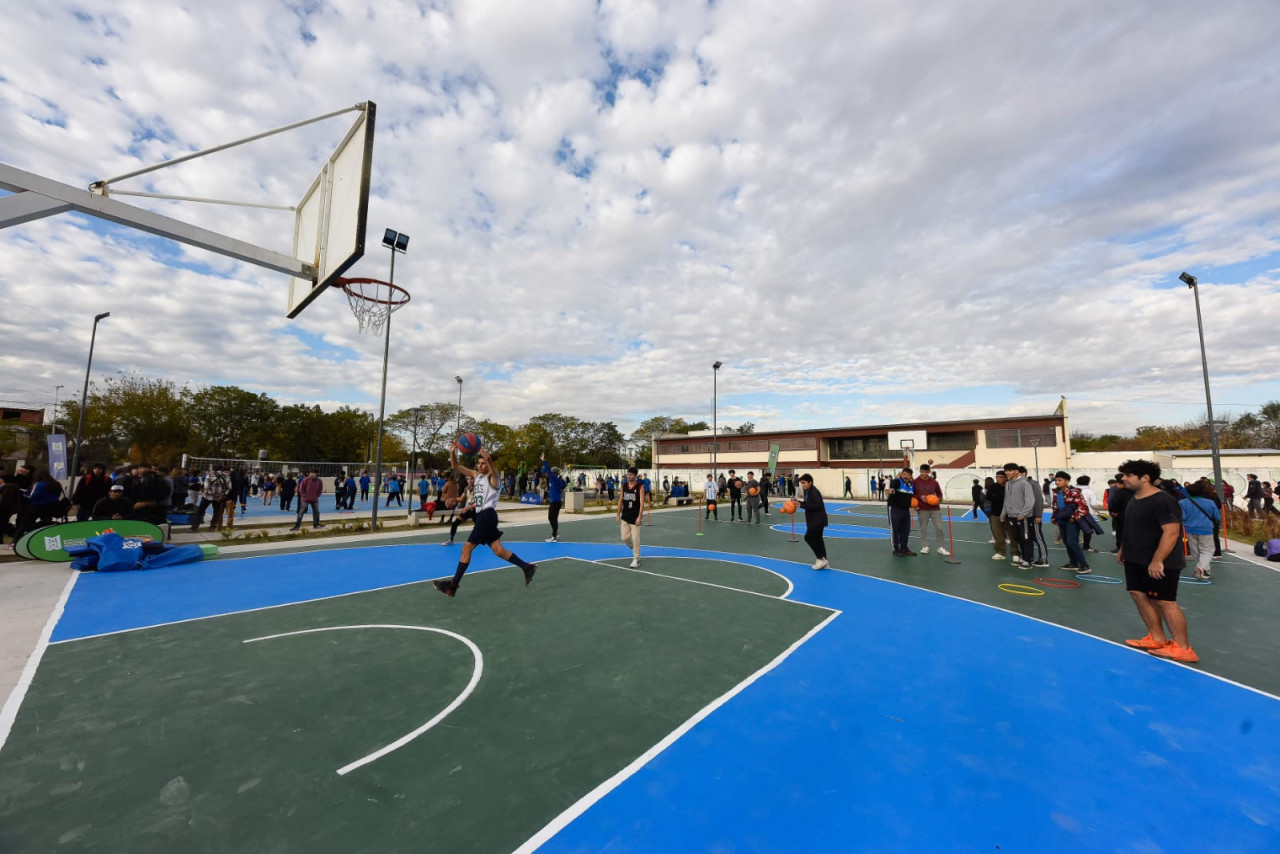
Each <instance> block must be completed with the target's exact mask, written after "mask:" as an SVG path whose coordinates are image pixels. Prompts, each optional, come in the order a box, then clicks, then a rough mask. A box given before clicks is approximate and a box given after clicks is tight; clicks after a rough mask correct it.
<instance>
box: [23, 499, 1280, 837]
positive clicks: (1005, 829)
mask: <svg viewBox="0 0 1280 854" xmlns="http://www.w3.org/2000/svg"><path fill="white" fill-rule="evenodd" d="M741 527H743V528H745V527H747V526H741ZM796 527H797V536H799V535H800V534H801V533H802V530H803V526H802V525H800V524H797V526H796ZM832 527H833V528H837V527H847V528H850V529H853V530H855V531H856V530H857V529H858V528H859V526H856V525H851V526H832ZM774 529H775V530H782V531H787V532H789V526H774ZM762 533H763V532H762ZM828 536H831V537H835V536H840V534H839V533H838V532H837V531H833V530H832V529H831V528H829V529H828ZM850 536H855V537H857V536H861V534H858V533H853V534H851V535H850ZM882 536H883V534H882ZM765 539H768V540H774V539H775V535H767V536H766V537H765ZM508 545H509V547H511V548H512V549H513V550H515V551H518V552H519V553H520V554H521V555H522V556H523V557H524V558H525V559H527V560H530V561H539V562H543V567H542V568H541V569H540V571H539V575H538V579H537V581H536V582H535V584H534V585H533V586H532V587H531V588H530V589H529V590H528V591H521V594H520V595H521V596H524V597H526V598H522V599H520V600H518V605H517V606H516V607H519V608H522V609H524V608H527V609H537V608H538V607H539V604H538V602H539V600H538V595H539V593H544V592H545V591H546V590H549V589H552V587H551V583H552V582H554V580H555V579H556V573H557V572H561V571H564V570H560V569H558V568H557V567H560V566H562V565H563V564H562V563H560V562H558V561H556V560H555V559H556V558H573V559H575V560H578V561H594V562H596V563H597V564H599V563H600V562H604V561H609V562H611V565H610V566H603V565H600V566H597V570H599V571H602V572H603V571H606V570H607V571H621V570H622V568H623V567H624V566H625V562H626V560H627V559H629V557H630V553H629V551H627V550H626V549H625V548H624V547H623V546H622V545H621V544H616V543H614V542H611V541H610V542H577V543H559V544H544V543H541V542H532V543H517V542H509V543H508ZM790 548H792V549H796V548H800V549H802V548H803V546H792V547H790ZM876 548H878V549H881V550H883V549H884V546H883V545H880V546H877V547H876ZM786 554H789V555H795V556H796V559H795V560H784V559H779V558H774V557H763V556H759V555H755V554H742V553H738V552H736V551H715V550H699V549H691V548H680V547H671V546H648V545H646V546H645V549H644V561H643V562H642V565H641V567H640V570H639V572H641V573H644V572H648V571H649V570H648V569H647V567H649V566H652V565H661V566H662V567H663V569H661V570H653V574H656V575H657V576H658V578H659V580H661V579H668V580H669V581H670V583H671V585H672V589H673V590H676V591H678V590H680V589H689V588H688V587H687V586H686V587H681V585H688V584H695V585H697V584H708V583H710V584H712V586H717V585H715V584H714V582H708V581H707V580H705V578H706V577H705V576H703V577H702V578H703V580H691V578H692V577H690V578H678V577H675V575H674V574H672V575H663V574H662V573H670V572H673V571H672V570H670V569H669V567H670V566H673V565H675V564H677V563H679V561H676V560H674V559H680V560H681V561H686V562H688V564H689V565H690V567H693V566H694V565H696V564H698V563H700V562H726V563H731V564H733V565H737V566H741V567H745V569H744V570H743V571H746V572H751V571H755V570H758V571H760V572H761V573H763V574H767V575H769V576H781V578H782V579H785V581H786V585H785V588H786V592H784V593H781V594H780V595H778V596H774V597H773V598H779V599H784V600H786V601H787V602H794V603H797V605H796V607H803V606H802V605H801V604H800V603H805V606H816V607H818V608H820V609H825V610H826V611H829V616H825V617H823V618H822V622H821V623H820V624H819V625H817V626H816V627H815V628H814V629H813V630H812V631H811V632H810V633H809V634H807V635H806V636H804V637H803V638H802V639H801V640H799V641H797V642H796V643H795V644H794V645H793V646H792V647H791V648H790V649H788V650H785V651H784V652H783V653H782V654H780V655H778V656H777V657H776V658H775V659H774V660H773V661H771V662H770V663H769V664H768V665H767V666H765V667H763V668H761V669H760V670H758V671H756V672H755V673H754V674H753V675H752V676H751V677H750V678H748V679H746V680H744V681H742V682H741V683H739V684H738V685H737V686H736V687H734V688H733V689H732V690H731V691H729V692H727V693H726V694H724V695H722V696H721V697H720V698H719V699H718V700H716V701H715V702H713V703H711V704H710V705H708V706H707V707H706V708H704V709H703V710H702V711H701V712H699V713H698V714H696V715H694V716H693V717H691V718H689V719H688V720H686V721H685V722H684V723H683V724H682V725H681V726H679V727H676V728H675V729H674V730H672V731H671V732H670V733H669V734H668V736H667V737H666V738H663V739H661V740H660V741H658V742H657V743H655V744H653V745H652V746H651V747H650V748H649V749H648V750H646V751H644V752H643V753H641V754H640V755H638V756H636V758H635V759H634V761H632V762H631V763H629V764H626V765H624V766H620V767H618V768H617V769H616V772H614V773H613V774H612V776H608V777H606V778H602V779H600V780H599V781H598V783H597V784H596V785H595V786H594V788H592V789H591V790H590V791H588V792H586V793H585V794H583V793H581V792H574V793H566V799H565V800H564V802H563V804H562V807H561V808H559V809H558V810H557V811H554V812H552V813H549V814H547V815H545V816H544V820H540V822H539V824H540V827H541V829H539V830H537V832H535V833H532V834H529V835H528V836H527V839H526V841H525V842H524V843H523V844H522V845H521V846H520V847H518V848H516V849H514V850H518V851H522V852H524V851H529V852H532V851H545V852H566V853H567V852H606V851H607V852H610V854H619V852H695V851H696V852H845V851H913V852H915V851H975V852H977V851H982V852H994V851H1005V852H1008V851H1034V852H1092V851H1098V852H1103V851H1106V852H1115V851H1119V852H1135V854H1136V852H1158V851H1168V852H1174V851H1196V852H1211V851H1221V852H1254V851H1256V852H1276V851H1280V699H1277V698H1276V697H1274V696H1271V695H1269V694H1266V693H1264V692H1261V691H1258V690H1254V689H1250V688H1247V687H1243V686H1241V685H1238V684H1234V683H1232V682H1229V681H1227V680H1224V679H1222V678H1217V677H1214V676H1212V675H1209V674H1207V673H1205V672H1202V671H1199V670H1196V669H1192V668H1189V667H1185V666H1181V665H1178V664H1173V663H1170V662H1166V661H1163V660H1159V659H1156V658H1153V657H1152V656H1149V655H1146V654H1144V653H1141V652H1137V651H1135V650H1132V649H1129V648H1127V647H1125V646H1123V645H1119V644H1117V643H1114V642H1111V641H1108V640H1102V639H1099V638H1097V637H1093V636H1089V635H1086V634H1083V633H1081V632H1078V631H1075V630H1071V629H1067V628H1063V627H1061V626H1058V625H1053V624H1050V623H1048V622H1042V621H1040V620H1038V619H1034V618H1031V617H1028V616H1024V615H1022V614H1019V613H1014V612H1012V611H1005V610H1002V609H1000V608H997V607H992V606H989V605H984V604H980V603H977V602H972V601H968V600H965V599H960V598H955V597H952V596H949V595H944V594H940V593H936V592H932V591H930V590H925V589H919V588H917V587H912V586H908V585H906V584H901V583H896V582H894V581H890V580H884V579H880V578H874V577H868V576H864V575H859V574H856V573H854V572H847V571H826V572H815V571H813V570H811V569H809V568H808V566H807V564H806V563H802V562H800V560H802V559H807V554H808V553H807V551H806V552H804V554H801V553H800V552H798V551H789V552H786ZM456 556H457V549H456V548H452V549H449V548H441V547H440V546H439V545H438V544H434V543H433V544H414V545H401V546H377V547H366V548H348V549H343V550H333V551H323V552H307V553H293V554H273V555H267V556H261V557H248V558H239V559H230V558H228V559H220V560H216V561H211V562H208V563H205V564H197V565H194V566H187V567H176V568H171V569H167V570H163V571H159V572H137V573H119V574H116V573H113V574H97V575H84V576H81V577H80V578H79V580H78V583H77V584H76V585H75V587H74V589H73V591H72V593H71V596H70V598H69V600H68V602H67V606H66V610H65V613H64V614H63V616H62V618H61V620H60V621H59V622H58V624H57V626H56V628H55V630H54V635H53V641H54V643H55V647H54V648H57V645H61V644H74V643H76V642H78V639H83V638H89V637H94V636H101V635H104V634H107V633H112V632H127V631H130V630H133V629H138V628H141V627H146V626H156V625H159V624H169V623H174V622H176V621H183V620H197V619H202V618H213V617H217V616H218V615H226V614H236V613H241V612H246V611H251V610H253V609H269V608H280V609H281V612H284V611H287V610H288V608H289V606H291V605H292V604H293V603H298V602H303V601H311V600H318V599H322V598H325V597H339V596H344V595H348V594H359V593H361V592H362V591H370V590H375V589H384V588H390V587H393V586H395V585H404V589H405V590H406V591H416V590H418V589H419V588H420V587H421V586H422V585H423V582H424V581H425V580H427V579H430V578H435V577H440V576H444V575H448V574H449V573H451V572H452V569H453V565H454V563H453V562H454V561H455V560H456ZM501 567H505V564H503V563H502V562H501V561H498V560H497V559H496V558H494V557H493V556H492V555H491V554H490V553H489V552H488V551H487V550H478V551H477V552H476V554H475V560H474V563H473V564H472V570H471V573H472V574H475V573H481V572H484V571H485V570H500V571H502V570H501V569H500V568H501ZM588 571H590V570H588ZM469 578H471V576H469ZM540 585H542V589H540ZM726 589H729V590H732V589H733V588H726ZM1099 590H1115V588H1107V587H1101V586H1100V587H1099ZM406 595H407V594H406ZM557 595H560V596H566V595H567V596H572V595H573V592H572V588H566V589H564V590H559V591H558V592H557ZM740 595H743V596H762V595H769V594H765V593H759V592H751V591H741V592H740ZM1119 595H1120V596H1123V595H1124V593H1123V591H1120V592H1119ZM441 600H442V602H445V603H447V605H448V606H449V607H451V608H453V609H454V611H452V612H450V613H457V614H465V613H466V609H468V608H476V607H479V606H480V605H481V603H482V602H483V600H484V597H483V596H479V595H477V596H475V597H473V598H471V599H468V598H467V597H465V596H459V598H458V599H456V600H443V597H441ZM490 601H492V600H490ZM432 603H434V600H432ZM620 606H625V603H620ZM433 607H434V604H433ZM509 618H510V619H511V620H519V619H520V617H519V612H518V611H512V612H511V613H510V615H509ZM425 619H426V617H425V616H424V620H425ZM583 642H584V644H585V646H586V647H587V648H589V647H590V646H591V638H589V637H588V638H583ZM495 678H497V677H495ZM39 687H40V686H39V681H38V680H37V685H36V688H37V689H38V688H39ZM33 690H34V689H33ZM20 723H21V718H20ZM588 747H589V746H588ZM11 751H12V745H9V750H8V751H6V752H4V753H0V780H2V779H3V777H4V774H5V773H8V772H9V771H10V770H11V769H9V768H7V767H6V763H4V762H3V759H4V758H5V757H6V756H9V757H12V756H13V753H12V752H11ZM419 761H421V762H424V763H429V762H430V757H429V756H423V757H421V759H420V760H419ZM188 776H189V777H195V776H198V775H195V774H194V773H193V774H189V775H188ZM356 776H358V775H353V778H354V777H356ZM351 785H353V786H359V785H363V784H362V783H361V782H360V780H358V779H353V780H352V782H351ZM380 785H382V786H392V787H393V788H394V782H392V783H388V782H387V781H386V780H383V781H382V782H381V783H380ZM544 785H545V786H548V787H555V786H557V774H556V771H555V769H554V767H552V768H548V769H546V775H545V778H544ZM3 791H8V792H9V793H10V798H9V801H10V806H12V805H13V803H14V801H13V798H14V797H16V796H15V795H13V792H14V789H13V788H12V787H10V788H8V789H3V788H0V792H3ZM148 796H150V795H148ZM2 804H3V800H0V805H2ZM268 806H270V807H271V808H273V809H275V808H280V809H285V808H287V805H268ZM388 809H389V810H391V811H390V812H389V813H388V819H387V820H388V821H403V820H408V817H407V815H406V816H401V814H400V813H398V812H396V811H395V809H394V808H392V807H388ZM402 809H403V807H402ZM0 814H3V811H2V810H0ZM14 814H15V813H13V812H11V813H10V816H11V818H12V817H13V815H14ZM16 814H18V815H20V814H21V811H20V810H19V811H17V813H16ZM423 834H424V835H423V837H422V844H421V846H420V847H414V848H413V849H412V850H423V851H429V850H434V849H433V848H431V846H430V842H429V840H430V838H431V837H430V833H429V830H424V831H423ZM3 838H4V836H3V832H0V839H3ZM70 850H78V849H76V848H75V846H71V848H70ZM208 850H213V849H208ZM281 850H284V849H281ZM298 850H303V849H302V848H299V849H298ZM306 850H323V846H321V847H320V848H314V847H313V848H309V849H306ZM405 850H410V849H405ZM474 850H477V851H483V850H490V849H489V848H486V847H484V846H483V845H481V844H479V843H477V847H476V848H475V849H474ZM506 850H511V849H510V847H509V846H508V848H507V849H506Z"/></svg>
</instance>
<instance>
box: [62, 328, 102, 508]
mask: <svg viewBox="0 0 1280 854" xmlns="http://www.w3.org/2000/svg"><path fill="white" fill-rule="evenodd" d="M110 316H111V312H109V311H104V312H103V313H102V314H98V315H94V318H93V332H92V333H91V334H90V335H89V361H88V363H87V364H86V365H85V366H84V391H82V392H81V393H80V422H79V423H78V424H77V425H76V450H75V453H74V454H72V456H71V477H70V479H69V483H70V487H71V488H70V489H69V490H68V494H72V495H74V494H75V491H76V475H77V474H78V473H79V471H80V437H81V436H83V435H84V406H85V401H87V400H88V398H89V372H90V371H92V370H93V345H94V342H96V341H97V340H98V323H99V322H100V321H103V320H106V319H107V318H108V317H110Z"/></svg>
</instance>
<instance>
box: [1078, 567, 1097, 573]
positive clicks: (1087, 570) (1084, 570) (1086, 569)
mask: <svg viewBox="0 0 1280 854" xmlns="http://www.w3.org/2000/svg"><path fill="white" fill-rule="evenodd" d="M1091 572H1093V567H1091V566H1082V567H1080V568H1079V569H1077V570H1076V575H1088V574H1089V573H1091Z"/></svg>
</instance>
